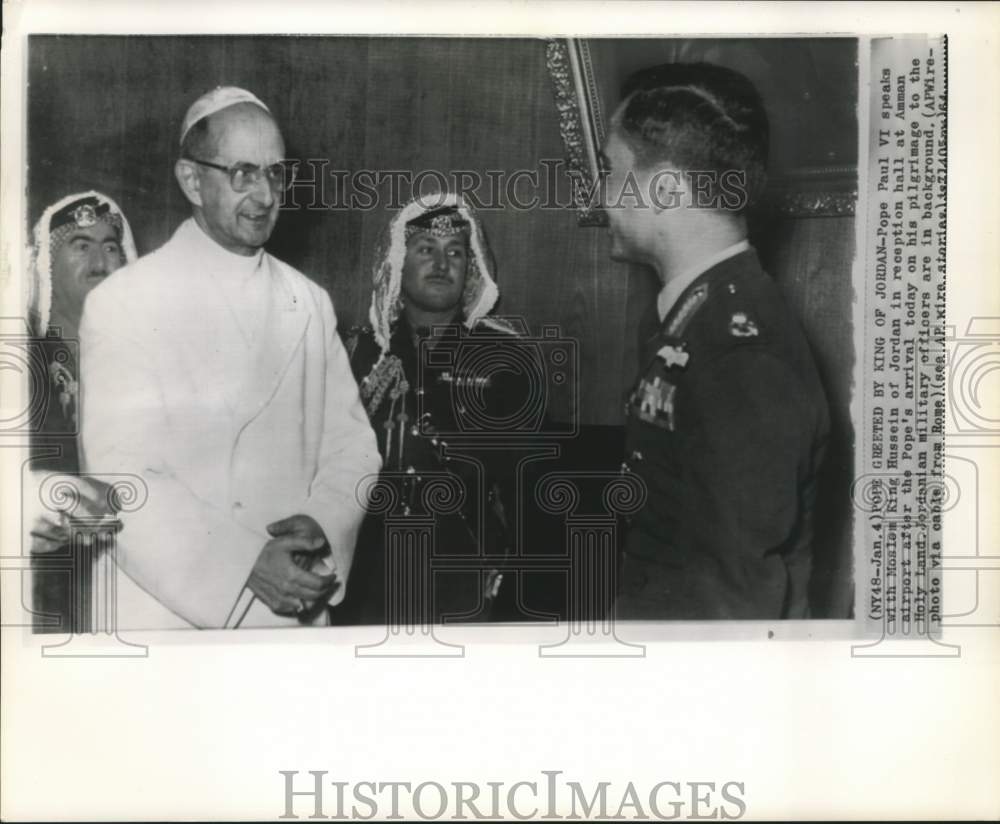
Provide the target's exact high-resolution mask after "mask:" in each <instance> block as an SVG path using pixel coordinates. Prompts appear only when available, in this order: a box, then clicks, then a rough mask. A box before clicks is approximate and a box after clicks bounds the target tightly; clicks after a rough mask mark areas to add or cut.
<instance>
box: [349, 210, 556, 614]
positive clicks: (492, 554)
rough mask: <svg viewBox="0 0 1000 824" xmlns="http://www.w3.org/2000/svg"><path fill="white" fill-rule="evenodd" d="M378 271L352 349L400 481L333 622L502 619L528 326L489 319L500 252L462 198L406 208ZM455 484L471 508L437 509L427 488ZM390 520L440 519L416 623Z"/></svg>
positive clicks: (373, 519)
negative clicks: (514, 430) (512, 432)
mask: <svg viewBox="0 0 1000 824" xmlns="http://www.w3.org/2000/svg"><path fill="white" fill-rule="evenodd" d="M374 269H375V272H374V282H373V287H374V288H373V291H372V300H371V306H370V311H369V319H370V323H369V324H368V325H366V326H363V327H361V328H357V329H354V330H351V332H349V334H348V335H347V336H346V343H347V349H348V352H349V353H350V358H351V367H352V369H353V370H354V375H355V378H356V379H357V380H358V383H359V386H360V388H361V398H362V401H363V402H364V404H365V408H366V409H367V411H368V415H369V419H370V421H371V423H372V427H373V428H374V430H375V432H376V436H377V439H378V446H379V451H380V453H381V455H382V458H383V480H384V482H386V483H389V484H395V486H396V488H397V489H396V492H397V495H398V506H396V507H395V510H394V511H393V512H389V513H371V514H370V515H369V516H368V518H367V519H366V521H365V523H364V525H363V527H362V530H361V534H360V536H359V538H358V547H357V553H356V561H355V571H354V575H355V579H354V580H355V582H356V588H355V590H354V592H353V593H351V594H349V595H348V599H347V601H346V602H345V603H344V604H343V605H341V606H339V607H336V608H335V609H333V610H332V615H333V620H334V621H335V622H336V623H368V624H372V623H375V624H377V623H384V622H386V621H391V622H396V621H399V622H400V623H406V624H414V623H423V622H428V623H430V622H434V623H439V622H448V623H450V622H454V621H457V620H465V621H486V620H489V619H491V618H495V617H496V611H495V606H496V604H497V596H498V594H499V592H500V588H501V583H502V581H503V560H504V558H505V557H506V555H507V554H508V552H509V550H510V541H511V531H510V529H509V524H508V517H509V515H508V513H509V512H510V510H511V499H512V497H513V495H514V461H513V458H512V456H511V454H510V453H509V451H505V450H503V449H501V448H499V447H502V445H503V439H504V437H505V436H504V425H505V422H509V421H510V420H512V419H513V417H514V416H517V414H518V411H519V410H520V409H521V408H523V407H524V406H525V404H526V400H527V394H528V393H529V392H530V387H529V386H528V385H527V384H526V383H525V381H524V380H523V379H522V378H523V376H520V375H519V374H518V373H519V371H520V367H519V364H518V360H517V359H516V358H514V359H510V358H507V357H506V356H505V355H504V352H505V351H509V350H508V348H507V347H508V346H509V345H510V344H511V343H515V341H516V330H515V329H514V328H513V327H512V326H511V325H510V324H509V323H507V322H506V321H504V320H502V319H500V318H496V317H492V316H490V315H489V313H490V312H491V311H492V309H493V307H494V305H495V303H496V301H497V299H498V295H499V293H498V290H497V286H496V282H495V280H494V278H493V262H492V257H491V255H490V254H489V248H488V246H487V242H486V238H485V235H484V233H483V230H482V227H481V225H480V223H479V219H478V216H477V215H476V214H475V213H474V212H473V211H472V209H471V207H469V206H468V205H467V204H466V203H465V202H464V200H463V199H462V198H461V197H460V196H458V195H455V194H444V193H442V194H437V195H432V196H429V197H427V198H424V199H421V198H416V199H415V200H413V201H412V202H410V203H409V204H407V205H406V206H404V207H403V209H402V210H401V211H400V212H399V213H398V214H397V215H396V216H395V217H394V218H393V220H392V221H391V222H390V224H389V226H388V227H387V229H386V231H385V234H384V236H383V239H382V242H381V244H380V247H379V248H378V249H377V250H376V254H375V267H374ZM538 411H539V414H542V413H543V412H544V410H543V409H541V408H539V410H538ZM487 443H489V444H491V445H492V448H489V447H487V446H484V445H485V444H487ZM443 476H444V477H448V478H450V479H453V480H454V483H455V484H457V486H454V487H453V488H454V489H455V490H457V492H456V494H457V495H458V496H460V497H461V499H462V503H461V505H460V506H458V507H457V508H455V509H453V510H451V509H450V508H447V509H449V511H445V512H437V513H435V512H430V511H428V509H427V507H426V504H427V496H426V495H425V491H426V489H427V484H428V483H432V482H433V481H434V479H436V478H442V477H443ZM505 502H506V503H505ZM386 517H392V518H393V519H395V521H396V523H405V519H406V518H407V517H412V518H413V519H414V521H416V520H417V519H421V518H428V517H429V518H432V519H433V520H434V524H435V537H434V545H433V547H431V548H430V550H431V553H430V558H428V559H423V560H422V561H419V563H424V562H429V563H430V566H431V568H430V569H424V570H422V572H421V574H422V575H423V576H424V578H423V580H424V581H425V582H426V583H427V586H426V588H425V589H424V590H423V591H422V592H420V593H419V594H418V595H416V596H415V597H413V598H408V599H405V600H407V607H406V609H407V611H406V614H401V613H398V612H393V611H387V605H386V601H385V596H386V589H387V585H389V587H390V589H392V587H393V586H394V585H396V584H398V583H399V581H393V580H391V577H393V576H394V577H396V578H399V577H400V575H401V574H402V573H401V571H400V570H397V569H394V568H393V567H392V564H391V562H390V559H389V556H388V554H387V547H386V533H385V523H386V521H385V519H386ZM399 519H402V521H400V520H399ZM410 562H415V561H413V556H412V555H411V558H410ZM387 576H389V577H387ZM390 606H392V605H390Z"/></svg>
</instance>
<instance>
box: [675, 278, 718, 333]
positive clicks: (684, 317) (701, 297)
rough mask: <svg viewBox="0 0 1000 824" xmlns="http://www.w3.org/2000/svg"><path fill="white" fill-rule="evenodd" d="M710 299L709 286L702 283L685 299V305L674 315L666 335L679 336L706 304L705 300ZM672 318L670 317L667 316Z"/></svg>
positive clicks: (681, 305) (682, 304)
mask: <svg viewBox="0 0 1000 824" xmlns="http://www.w3.org/2000/svg"><path fill="white" fill-rule="evenodd" d="M707 297H708V284H707V283H702V284H700V285H699V286H696V287H695V288H694V289H692V290H691V292H690V294H688V296H687V297H685V298H684V301H683V303H681V304H680V306H679V307H678V309H677V311H676V312H675V313H673V317H672V318H671V319H670V324H669V325H668V326H667V328H666V330H665V333H666V334H667V335H668V336H670V337H673V336H675V335H679V334H680V333H681V332H682V331H683V330H684V327H685V326H686V325H687V322H688V321H689V320H690V319H691V317H692V316H693V315H694V313H695V311H696V310H697V309H698V307H699V306H701V305H702V304H703V303H704V302H705V298H707ZM667 317H670V315H667Z"/></svg>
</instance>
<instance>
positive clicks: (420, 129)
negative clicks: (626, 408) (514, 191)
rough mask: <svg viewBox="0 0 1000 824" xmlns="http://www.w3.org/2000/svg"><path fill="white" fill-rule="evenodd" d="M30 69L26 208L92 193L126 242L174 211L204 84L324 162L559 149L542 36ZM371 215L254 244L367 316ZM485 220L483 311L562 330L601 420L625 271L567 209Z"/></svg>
mask: <svg viewBox="0 0 1000 824" xmlns="http://www.w3.org/2000/svg"><path fill="white" fill-rule="evenodd" d="M29 72H30V75H29V79H30V84H31V85H30V92H29V119H28V127H29V147H30V148H29V161H30V170H29V213H30V214H31V216H32V217H35V216H37V215H38V214H40V212H41V211H42V209H43V208H44V207H45V206H46V205H47V204H48V203H51V202H52V201H54V200H55V199H57V198H58V197H61V196H62V195H64V194H66V193H68V192H71V191H75V190H79V189H85V188H98V189H101V190H103V191H105V192H106V193H107V194H109V195H111V196H112V197H114V198H116V199H118V200H119V202H120V203H121V205H122V208H123V209H124V210H125V211H126V214H127V215H128V217H129V219H130V221H131V223H132V226H133V229H134V231H135V234H136V237H137V241H138V244H139V250H140V253H143V252H148V251H151V250H152V249H154V248H156V247H157V246H159V245H160V244H162V243H163V242H164V241H165V240H166V239H167V238H168V237H169V236H170V234H171V232H172V231H173V229H174V227H176V225H177V224H178V223H179V222H180V221H181V220H182V219H184V217H185V216H186V215H187V214H188V210H187V205H186V202H185V201H184V199H183V196H182V195H181V193H180V191H179V190H178V188H177V185H176V183H175V182H174V178H173V171H172V167H173V161H174V159H175V158H176V154H177V132H178V128H179V123H180V120H181V118H182V116H183V114H184V111H185V109H186V107H187V106H188V105H189V104H190V102H191V101H193V100H194V99H195V98H196V97H197V96H198V95H200V94H202V93H203V92H205V91H207V90H208V89H210V88H212V87H213V86H215V85H219V84H233V85H239V86H244V87H246V88H248V89H250V90H252V91H253V92H255V93H256V94H257V95H258V96H259V97H260V98H261V99H262V100H264V101H265V102H266V103H267V104H268V106H269V107H270V108H271V109H272V111H273V112H274V114H275V115H276V117H277V119H278V122H279V124H280V125H281V127H282V129H283V132H284V135H285V140H286V143H287V153H288V155H289V156H290V157H297V158H324V159H329V161H330V163H329V166H328V169H346V170H351V171H353V170H358V169H375V170H394V169H404V170H412V171H414V172H418V171H422V170H429V169H436V170H440V171H443V172H445V173H447V172H449V171H451V170H454V169H469V170H476V171H478V172H480V174H483V175H484V176H485V172H486V171H487V170H491V169H500V170H508V171H510V170H515V169H522V168H523V169H538V168H539V160H540V159H542V158H547V159H554V160H557V159H560V158H561V157H562V155H563V147H562V143H561V140H560V137H559V131H558V126H557V122H556V118H555V111H554V108H553V103H552V90H551V86H550V82H549V78H548V75H547V73H546V68H545V44H544V42H543V41H541V40H501V39H499V38H481V39H439V38H430V39H427V38H384V39H383V38H376V39H364V38H320V37H269V38H261V37H231V38H222V37H87V38H72V37H58V36H46V37H36V38H33V39H32V41H31V45H30V49H29ZM306 200H307V198H306V197H302V198H300V202H305V201H306ZM332 200H333V196H332V194H330V195H329V197H328V198H327V201H328V202H330V201H332ZM386 220H387V212H386V211H385V210H384V209H382V208H376V209H373V210H370V211H361V210H348V209H335V210H330V209H320V210H306V209H299V210H294V211H286V212H284V213H283V214H282V216H281V218H280V220H279V223H278V228H277V230H276V231H275V235H274V237H273V239H272V241H271V244H270V247H269V248H270V249H271V251H272V252H274V253H275V254H276V255H278V256H279V257H281V258H283V259H284V260H287V261H288V262H289V263H291V264H293V265H294V266H296V267H298V268H300V269H301V270H302V271H303V272H305V273H306V274H308V275H309V276H311V277H312V278H314V279H315V280H317V281H318V282H319V283H321V284H323V285H324V286H326V287H327V288H328V289H329V290H330V292H331V294H332V296H333V300H334V305H335V306H336V308H337V314H338V316H339V318H340V322H341V324H347V325H350V324H354V323H357V322H359V321H361V320H363V318H364V317H365V316H366V313H367V306H368V300H369V295H370V283H371V281H370V272H371V258H372V255H373V247H374V244H375V241H376V238H377V236H378V234H379V232H380V230H381V229H382V227H383V226H384V224H385V222H386ZM484 222H485V224H486V228H487V231H488V234H489V238H490V242H491V244H492V247H493V252H494V257H495V258H496V261H497V266H498V272H499V281H500V290H501V305H500V309H499V311H501V312H502V313H503V314H513V315H522V316H524V317H525V318H526V319H527V321H528V322H529V325H530V327H531V328H532V329H533V330H535V331H537V330H538V328H539V327H540V326H541V324H543V323H556V324H559V325H560V326H561V327H562V330H563V333H564V334H566V335H572V336H574V337H575V338H577V340H578V342H579V351H580V357H581V372H582V378H583V379H582V381H581V382H580V385H581V392H582V397H581V406H580V411H581V415H582V419H583V422H585V423H618V422H619V421H620V413H621V393H622V390H623V387H622V383H623V381H624V378H623V365H624V357H625V346H626V343H625V341H626V339H627V338H629V337H630V335H629V334H627V333H626V331H625V330H626V327H627V325H628V324H627V319H626V302H627V294H628V284H629V272H628V269H627V267H624V266H622V265H619V264H614V263H611V262H610V261H609V260H608V256H607V240H606V237H605V235H604V233H603V232H602V231H600V230H595V229H580V228H578V227H577V226H576V219H575V215H574V214H573V212H572V211H569V210H542V209H538V210H533V211H531V212H526V211H515V210H510V209H504V210H496V211H493V210H491V211H488V212H486V213H485V214H484ZM631 364H632V361H631V360H630V361H629V362H628V369H627V370H625V371H631V368H632V366H631ZM554 411H555V412H556V415H557V416H558V417H565V416H566V415H567V414H568V409H566V408H562V409H556V410H554Z"/></svg>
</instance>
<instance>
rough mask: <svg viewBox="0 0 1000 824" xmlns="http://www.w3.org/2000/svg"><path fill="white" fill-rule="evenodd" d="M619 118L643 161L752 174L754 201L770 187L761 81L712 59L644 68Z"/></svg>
mask: <svg viewBox="0 0 1000 824" xmlns="http://www.w3.org/2000/svg"><path fill="white" fill-rule="evenodd" d="M622 97H623V99H624V100H625V103H624V106H623V108H622V110H621V111H620V112H619V113H618V116H617V118H616V121H615V125H617V126H618V127H619V129H620V133H621V135H622V137H623V138H624V139H625V141H626V143H627V144H628V145H629V148H630V149H631V150H632V152H633V153H634V154H635V156H636V160H637V161H638V163H639V165H640V166H642V167H644V168H648V167H649V166H651V165H653V164H655V163H661V162H670V163H671V164H673V165H674V166H675V167H676V168H678V169H680V170H683V171H695V170H697V171H706V172H713V173H715V174H717V175H721V174H722V173H723V172H726V171H731V170H736V171H738V172H742V173H743V174H744V175H745V188H746V194H747V198H746V202H745V203H744V205H743V207H742V208H741V209H738V210H737V211H742V210H743V208H745V207H746V205H748V204H749V203H752V202H753V201H754V200H755V199H756V198H757V197H758V196H759V194H760V191H761V189H762V188H763V186H764V182H765V176H766V167H767V151H768V142H769V135H770V129H769V126H768V120H767V112H766V111H765V110H764V104H763V102H762V101H761V98H760V95H759V94H758V93H757V89H756V88H754V85H753V84H752V83H751V82H750V81H749V80H748V79H747V78H746V77H744V76H743V75H742V74H740V73H739V72H736V71H733V70H732V69H727V68H724V67H722V66H716V65H713V64H711V63H667V64H664V65H662V66H653V67H651V68H647V69H642V70H641V71H638V72H636V73H635V74H633V75H631V76H630V77H629V78H628V80H626V81H625V85H624V86H623V87H622Z"/></svg>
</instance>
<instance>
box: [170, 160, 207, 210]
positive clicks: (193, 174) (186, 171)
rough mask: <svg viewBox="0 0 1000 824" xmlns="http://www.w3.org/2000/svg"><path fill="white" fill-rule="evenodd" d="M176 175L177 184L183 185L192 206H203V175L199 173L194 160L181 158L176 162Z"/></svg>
mask: <svg viewBox="0 0 1000 824" xmlns="http://www.w3.org/2000/svg"><path fill="white" fill-rule="evenodd" d="M174 177H176V178H177V185H179V186H180V187H181V191H182V192H184V197H186V198H187V199H188V200H189V201H190V202H191V205H192V206H201V205H202V202H201V175H200V174H199V173H198V166H197V164H196V163H195V162H194V161H193V160H188V159H187V158H184V157H182V158H179V159H178V160H177V162H176V163H175V164H174Z"/></svg>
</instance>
